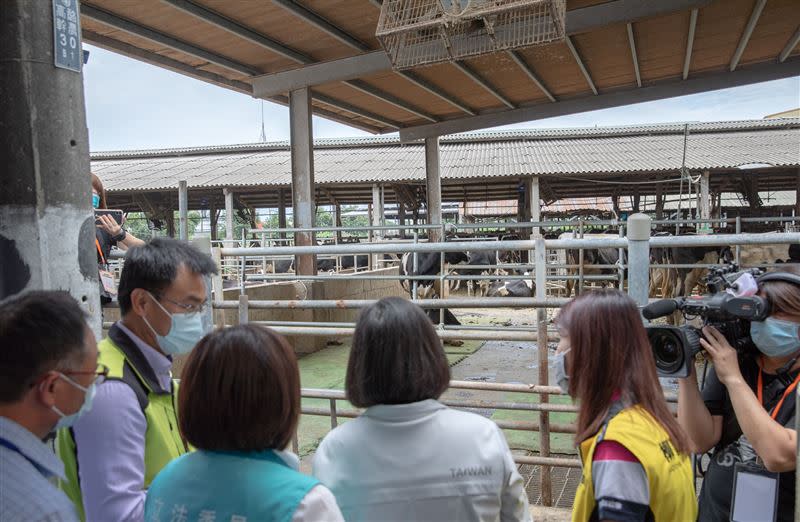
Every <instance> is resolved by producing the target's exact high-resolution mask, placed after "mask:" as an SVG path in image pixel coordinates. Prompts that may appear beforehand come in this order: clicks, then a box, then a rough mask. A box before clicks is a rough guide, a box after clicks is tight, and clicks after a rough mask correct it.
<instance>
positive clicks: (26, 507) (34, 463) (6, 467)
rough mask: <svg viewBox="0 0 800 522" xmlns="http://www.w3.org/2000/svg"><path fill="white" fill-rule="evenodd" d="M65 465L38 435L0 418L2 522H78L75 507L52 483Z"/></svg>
mask: <svg viewBox="0 0 800 522" xmlns="http://www.w3.org/2000/svg"><path fill="white" fill-rule="evenodd" d="M55 477H60V478H64V464H62V463H61V460H59V458H58V457H57V456H56V455H55V453H53V451H52V450H51V449H50V448H49V447H47V445H46V444H45V443H43V442H42V441H41V440H39V439H38V438H37V437H36V435H34V434H33V433H31V432H30V431H28V430H27V429H25V428H23V427H22V426H20V425H19V424H17V423H16V422H14V421H12V420H11V419H7V418H6V417H0V520H2V521H3V522H17V521H28V520H37V521H39V520H41V521H47V522H60V521H77V520H78V515H77V513H76V511H75V506H73V505H72V502H70V500H69V498H67V496H66V495H65V494H64V492H63V491H60V490H59V489H58V488H57V487H56V486H55V484H54V483H53V482H52V481H51V480H52V479H54V478H55Z"/></svg>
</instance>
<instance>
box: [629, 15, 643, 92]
mask: <svg viewBox="0 0 800 522" xmlns="http://www.w3.org/2000/svg"><path fill="white" fill-rule="evenodd" d="M628 43H630V45H631V58H632V59H633V70H634V72H636V85H637V86H639V87H641V86H642V75H641V74H640V73H639V59H638V58H637V57H636V39H635V38H634V37H633V24H632V23H631V22H628Z"/></svg>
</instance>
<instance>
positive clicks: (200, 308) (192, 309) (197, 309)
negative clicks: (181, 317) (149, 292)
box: [156, 294, 208, 314]
mask: <svg viewBox="0 0 800 522" xmlns="http://www.w3.org/2000/svg"><path fill="white" fill-rule="evenodd" d="M156 299H159V300H161V299H163V300H164V301H169V302H170V303H172V304H174V305H175V306H177V307H179V308H182V309H184V310H186V313H188V314H194V313H203V312H205V311H206V307H207V306H208V301H203V302H202V303H200V304H186V303H179V302H178V301H173V300H172V299H170V298H169V297H164V295H163V294H156Z"/></svg>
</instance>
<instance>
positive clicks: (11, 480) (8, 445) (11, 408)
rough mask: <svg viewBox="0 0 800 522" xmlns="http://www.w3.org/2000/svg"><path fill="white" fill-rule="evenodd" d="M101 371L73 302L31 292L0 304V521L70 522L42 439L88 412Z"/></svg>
mask: <svg viewBox="0 0 800 522" xmlns="http://www.w3.org/2000/svg"><path fill="white" fill-rule="evenodd" d="M106 373H107V369H106V368H105V367H103V366H98V363H97V345H96V343H95V339H94V335H93V334H92V332H91V330H90V329H89V327H88V326H87V324H86V321H85V317H84V313H83V311H82V310H81V308H80V306H79V305H78V303H77V302H76V301H75V300H74V299H73V298H72V297H71V296H70V295H69V294H67V293H66V292H55V291H48V292H44V291H34V292H26V293H24V294H21V295H18V296H14V297H11V298H9V299H7V300H5V301H3V302H0V520H61V521H73V520H77V513H76V511H75V507H74V506H73V505H72V502H70V500H69V498H67V496H66V495H64V493H62V492H61V491H59V490H58V489H57V488H56V487H55V486H54V485H53V479H54V478H63V477H64V466H63V464H62V463H61V461H60V460H58V457H56V456H55V455H53V452H52V450H51V449H50V448H49V447H48V446H47V445H46V444H45V443H44V442H42V439H44V438H45V437H47V435H48V434H49V433H50V432H52V431H53V429H55V428H62V427H64V428H66V427H68V426H70V425H72V424H73V423H75V422H76V421H77V419H78V418H79V417H81V416H83V415H85V414H86V413H87V412H88V411H89V410H90V409H91V407H92V397H93V395H94V392H95V387H96V386H97V385H98V384H100V383H101V382H102V379H103V378H104V376H105V374H106Z"/></svg>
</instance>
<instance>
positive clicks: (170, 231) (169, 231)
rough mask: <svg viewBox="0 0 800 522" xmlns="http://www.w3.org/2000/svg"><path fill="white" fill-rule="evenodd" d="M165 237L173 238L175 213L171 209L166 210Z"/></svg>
mask: <svg viewBox="0 0 800 522" xmlns="http://www.w3.org/2000/svg"><path fill="white" fill-rule="evenodd" d="M167 235H168V236H169V237H175V211H174V210H172V209H171V208H170V209H169V210H167Z"/></svg>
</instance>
